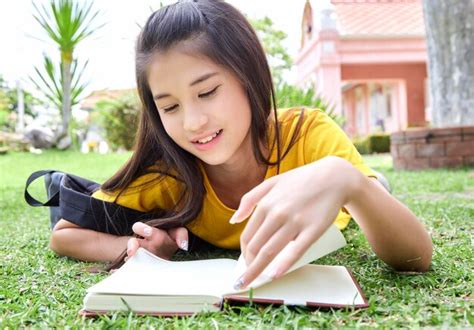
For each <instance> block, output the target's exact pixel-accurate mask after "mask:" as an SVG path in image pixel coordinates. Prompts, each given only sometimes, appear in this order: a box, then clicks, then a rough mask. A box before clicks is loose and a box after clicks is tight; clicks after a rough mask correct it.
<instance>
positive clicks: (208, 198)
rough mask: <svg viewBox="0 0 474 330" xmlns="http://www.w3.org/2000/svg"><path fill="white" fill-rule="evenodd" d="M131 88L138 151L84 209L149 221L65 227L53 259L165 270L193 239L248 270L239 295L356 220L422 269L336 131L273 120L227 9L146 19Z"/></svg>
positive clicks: (422, 261)
mask: <svg viewBox="0 0 474 330" xmlns="http://www.w3.org/2000/svg"><path fill="white" fill-rule="evenodd" d="M136 78H137V87H138V92H139V95H140V99H141V102H142V106H143V109H142V112H141V119H140V125H139V131H138V134H137V139H136V145H135V152H134V154H133V156H132V157H131V159H130V160H129V161H128V162H127V163H126V164H125V165H124V166H123V167H122V168H121V169H120V170H119V171H118V172H117V173H116V174H115V175H114V176H113V177H112V178H110V179H109V180H108V181H107V182H105V183H104V184H103V185H102V187H101V189H100V190H99V191H97V192H95V193H94V195H93V197H95V198H97V199H101V200H104V201H112V202H115V203H118V204H120V205H123V206H126V207H129V208H132V209H135V210H138V211H143V212H156V214H157V215H158V214H159V216H157V219H154V220H152V221H149V222H147V223H143V222H136V223H134V224H133V227H132V229H133V232H134V233H135V234H136V235H138V237H131V236H130V234H131V233H132V232H131V231H129V232H128V233H127V232H124V236H114V235H110V234H108V233H101V232H97V231H94V230H91V229H85V228H81V227H80V226H78V225H77V224H74V223H72V222H70V221H68V220H67V219H62V220H60V221H59V222H58V223H57V225H56V226H55V228H54V231H53V234H52V237H51V244H50V245H51V248H52V249H53V250H54V251H55V252H57V253H58V254H61V255H67V256H71V257H74V258H78V259H82V260H88V261H99V260H116V259H117V257H118V256H119V255H120V253H121V252H122V251H124V249H126V251H127V254H128V256H131V255H133V254H134V253H135V251H136V250H137V249H138V247H140V246H141V247H144V248H146V249H148V250H150V251H152V252H153V253H155V254H157V255H159V256H161V257H165V258H169V257H170V256H172V254H173V253H174V252H175V251H176V250H177V249H178V247H180V248H182V249H183V250H187V249H188V247H189V242H190V237H191V236H190V234H192V236H193V237H194V236H197V237H199V238H200V239H202V240H204V241H206V242H209V243H211V244H213V245H215V246H218V247H221V248H229V249H238V248H239V247H240V248H241V249H242V252H243V254H244V256H245V260H246V262H247V264H248V270H247V271H246V273H245V274H244V275H243V276H242V277H241V278H240V279H239V280H238V281H237V283H236V287H245V286H246V285H248V284H249V283H250V282H252V280H253V279H254V278H256V277H257V276H258V275H259V274H260V273H261V272H262V270H263V269H265V267H266V266H267V265H268V264H269V263H270V261H271V260H272V259H273V258H274V257H275V256H276V255H277V254H278V253H279V252H280V251H281V250H282V249H283V248H284V247H285V246H287V244H288V243H289V242H290V241H294V244H291V249H290V250H289V252H290V253H288V254H287V255H286V256H285V258H284V259H283V261H282V262H281V263H280V264H279V265H278V267H277V268H276V269H273V270H272V272H271V276H273V277H275V278H276V277H278V276H280V275H282V274H284V273H285V271H286V270H287V269H288V268H289V267H290V266H291V265H292V264H293V263H294V262H295V261H296V260H297V259H298V258H299V257H300V256H301V255H302V254H303V253H304V252H305V251H306V250H307V248H308V247H309V246H310V245H311V244H312V243H313V242H315V241H316V240H317V239H318V238H319V237H320V236H321V235H322V233H324V231H325V230H326V229H327V228H328V227H329V226H330V225H331V224H332V223H333V222H334V221H335V223H336V225H337V226H338V227H339V228H341V229H342V228H344V227H345V226H346V225H347V222H348V221H349V219H350V217H351V216H352V217H353V218H354V219H355V221H356V222H357V224H358V225H359V226H360V227H361V229H362V231H363V232H364V234H365V235H366V237H367V239H368V241H369V243H370V245H371V247H372V249H373V250H374V251H375V253H376V254H377V255H378V256H379V257H380V258H381V259H382V260H383V261H385V262H386V263H387V264H389V265H391V266H393V267H394V268H396V269H398V270H414V271H426V270H427V269H428V267H429V265H430V262H431V254H432V246H431V239H430V237H429V235H428V233H427V232H426V230H425V229H424V227H423V225H422V224H421V223H420V222H419V221H418V219H417V218H416V217H415V215H414V214H413V213H412V212H411V211H410V210H409V209H408V208H407V207H405V206H404V205H403V204H401V203H400V202H399V201H397V200H396V199H395V198H394V197H392V196H391V195H390V194H389V193H388V192H387V191H386V190H385V189H384V188H383V187H382V185H381V184H380V183H378V181H377V180H376V178H375V175H374V173H373V172H372V171H371V170H370V168H368V167H367V166H366V165H365V164H364V163H363V160H362V158H361V156H360V155H359V154H358V153H357V151H356V149H355V148H354V146H353V145H352V143H351V142H350V140H349V139H348V138H347V136H346V135H345V134H344V133H343V131H342V130H341V129H339V127H338V126H337V125H336V124H335V123H334V122H333V121H332V120H331V119H330V118H329V117H328V116H326V115H325V114H324V113H323V112H321V111H318V110H317V109H301V108H294V109H286V110H279V111H277V110H276V105H275V96H274V88H273V85H272V79H271V75H270V70H269V67H268V64H267V61H266V57H265V54H264V51H263V49H262V47H261V45H260V43H259V41H258V38H257V36H256V34H255V32H254V30H253V29H252V27H251V26H250V24H249V23H248V21H247V20H246V19H245V17H244V16H243V15H242V14H241V13H240V12H239V11H238V10H236V9H235V8H233V7H232V6H231V5H229V4H227V3H225V2H223V1H220V0H213V1H211V0H199V1H181V2H178V3H176V4H173V5H170V6H166V7H163V8H161V9H160V10H158V11H156V12H155V13H153V14H152V15H151V16H150V18H149V19H148V21H147V23H146V25H145V26H144V28H143V30H142V31H141V33H140V35H139V37H138V42H137V47H136ZM349 214H350V215H349ZM104 221H106V220H105V219H104ZM112 221H113V219H112ZM124 255H125V254H124V253H122V256H124Z"/></svg>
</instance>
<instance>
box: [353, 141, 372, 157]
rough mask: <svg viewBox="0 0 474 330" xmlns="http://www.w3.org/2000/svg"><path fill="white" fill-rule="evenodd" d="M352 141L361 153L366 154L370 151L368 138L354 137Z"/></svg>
mask: <svg viewBox="0 0 474 330" xmlns="http://www.w3.org/2000/svg"><path fill="white" fill-rule="evenodd" d="M352 143H354V146H355V147H356V149H357V151H359V153H360V154H361V155H367V154H370V153H371V150H370V140H369V139H368V138H358V139H354V140H353V141H352Z"/></svg>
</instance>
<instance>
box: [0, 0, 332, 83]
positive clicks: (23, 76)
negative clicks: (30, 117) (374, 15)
mask: <svg viewBox="0 0 474 330" xmlns="http://www.w3.org/2000/svg"><path fill="white" fill-rule="evenodd" d="M318 1H321V2H323V1H326V0H318ZM48 2H49V1H47V0H35V3H36V4H47V3H48ZM172 2H174V1H169V0H168V1H167V0H164V1H163V3H164V4H168V3H172ZM228 2H229V3H231V4H233V5H234V6H235V7H237V8H238V9H239V10H241V11H242V12H243V13H244V14H246V15H247V16H248V17H251V18H262V17H264V16H265V15H266V16H268V17H270V18H271V19H272V20H273V21H274V26H275V27H276V28H278V29H281V30H284V31H285V32H286V33H287V34H288V38H287V40H286V41H285V43H284V45H285V46H286V48H287V50H288V52H289V54H290V55H291V56H292V57H294V56H295V55H296V53H297V51H298V49H299V45H300V29H301V17H302V13H303V8H304V4H305V0H291V1H290V0H228ZM159 3H160V1H159V0H158V1H157V0H155V1H151V0H135V1H132V0H96V1H94V3H93V5H94V8H95V9H97V10H99V11H100V12H101V15H100V16H99V18H98V22H100V23H105V25H104V26H103V27H102V28H101V29H100V30H99V31H98V32H97V33H96V34H94V35H93V36H91V37H90V38H89V39H86V40H84V41H83V42H81V44H80V45H79V46H78V48H77V50H76V53H75V54H76V55H77V57H78V58H79V59H81V60H86V59H88V60H89V65H88V68H87V72H86V73H85V76H84V77H85V79H86V81H89V87H88V91H89V92H90V91H92V90H100V89H122V88H132V87H134V86H135V77H134V44H135V39H136V37H137V35H138V33H139V30H140V29H139V26H141V25H143V24H144V23H145V21H146V19H147V17H148V16H149V15H150V14H151V12H152V10H156V9H158V8H159ZM33 12H34V7H33V4H32V1H31V0H6V1H0V47H1V49H0V75H3V77H4V78H5V79H6V80H7V82H9V83H10V84H13V83H15V81H16V80H20V81H21V82H22V84H23V85H24V86H25V87H26V88H30V86H31V83H29V80H28V76H30V75H32V74H33V72H34V66H41V63H42V54H43V53H47V54H50V55H54V56H57V54H58V51H57V50H56V48H55V47H54V45H53V44H52V43H51V42H50V41H48V40H47V38H46V37H45V34H44V32H43V31H42V30H41V27H40V26H39V24H38V23H37V22H36V21H35V20H34V18H33ZM293 77H294V75H293V74H289V75H288V76H287V80H288V81H290V82H291V81H292V79H293Z"/></svg>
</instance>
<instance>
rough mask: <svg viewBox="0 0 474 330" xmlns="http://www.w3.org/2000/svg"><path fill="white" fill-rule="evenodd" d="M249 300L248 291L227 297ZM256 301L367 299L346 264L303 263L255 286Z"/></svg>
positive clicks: (359, 301)
mask: <svg viewBox="0 0 474 330" xmlns="http://www.w3.org/2000/svg"><path fill="white" fill-rule="evenodd" d="M233 297H242V298H245V299H248V292H247V293H240V294H237V295H232V297H229V298H230V299H231V300H232V298H233ZM253 299H255V301H257V302H258V301H265V300H269V301H272V300H273V301H282V303H284V304H286V305H300V306H306V305H315V306H318V305H319V306H325V305H330V306H333V307H338V306H352V305H354V306H366V301H365V300H364V297H363V296H362V293H361V292H360V291H359V288H358V286H357V284H356V282H355V281H354V279H353V278H352V276H351V275H350V273H349V271H348V270H347V269H346V267H343V266H322V265H306V266H303V267H301V268H299V269H297V270H295V271H294V272H292V273H291V274H286V275H285V276H283V277H282V278H279V279H277V280H275V281H273V282H271V283H267V284H265V285H263V286H261V287H258V288H256V289H254V291H253Z"/></svg>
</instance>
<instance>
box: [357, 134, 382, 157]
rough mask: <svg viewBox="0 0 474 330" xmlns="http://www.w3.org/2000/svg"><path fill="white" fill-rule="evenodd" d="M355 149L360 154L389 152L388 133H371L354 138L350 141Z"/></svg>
mask: <svg viewBox="0 0 474 330" xmlns="http://www.w3.org/2000/svg"><path fill="white" fill-rule="evenodd" d="M352 143H354V145H355V147H356V149H357V151H359V153H360V154H361V155H367V154H371V153H374V152H375V153H382V152H390V135H389V134H380V133H378V134H373V135H369V136H366V137H363V138H356V139H354V140H353V141H352Z"/></svg>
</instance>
